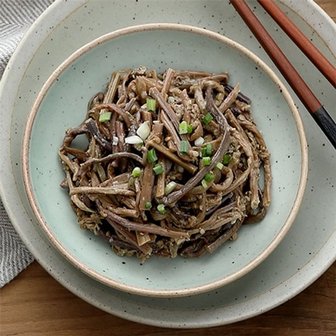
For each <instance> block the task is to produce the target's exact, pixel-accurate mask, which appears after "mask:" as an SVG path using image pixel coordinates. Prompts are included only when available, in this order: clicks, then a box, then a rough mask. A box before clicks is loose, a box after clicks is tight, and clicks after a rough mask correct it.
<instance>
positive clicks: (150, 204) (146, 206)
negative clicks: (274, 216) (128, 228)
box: [145, 202, 152, 210]
mask: <svg viewBox="0 0 336 336" xmlns="http://www.w3.org/2000/svg"><path fill="white" fill-rule="evenodd" d="M151 208H152V202H146V203H145V209H146V210H150V209H151Z"/></svg>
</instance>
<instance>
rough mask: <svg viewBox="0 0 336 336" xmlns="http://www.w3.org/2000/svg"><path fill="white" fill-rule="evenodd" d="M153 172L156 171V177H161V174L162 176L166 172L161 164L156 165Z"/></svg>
mask: <svg viewBox="0 0 336 336" xmlns="http://www.w3.org/2000/svg"><path fill="white" fill-rule="evenodd" d="M153 170H154V173H155V175H160V174H162V173H163V172H164V169H163V167H162V165H160V164H159V163H158V164H156V165H155V166H154V167H153Z"/></svg>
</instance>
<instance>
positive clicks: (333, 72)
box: [258, 0, 336, 87]
mask: <svg viewBox="0 0 336 336" xmlns="http://www.w3.org/2000/svg"><path fill="white" fill-rule="evenodd" d="M258 2H259V3H260V4H261V6H263V7H264V9H265V10H266V12H267V13H268V14H269V15H271V17H272V18H273V20H274V21H275V22H277V23H278V25H279V26H280V27H281V28H282V29H283V31H284V32H285V33H286V34H287V35H288V36H289V37H290V38H291V39H292V40H293V42H294V43H295V44H296V45H297V46H298V47H299V48H300V49H301V50H302V51H303V53H304V54H305V55H306V56H307V57H308V58H309V59H310V61H311V62H312V63H313V64H314V65H315V66H316V67H317V68H318V69H319V70H320V71H321V73H322V74H323V75H324V76H325V78H327V80H328V81H329V82H330V83H331V84H332V85H333V86H334V87H336V68H335V67H334V66H333V65H332V64H331V63H330V62H329V61H328V60H327V59H326V58H325V57H324V55H323V54H322V53H321V52H320V51H319V50H318V49H317V48H316V47H315V46H314V45H313V44H312V43H311V42H310V41H309V40H308V39H307V37H306V36H305V35H304V34H303V33H302V32H301V31H300V30H299V29H298V27H297V26H296V25H295V24H294V23H293V22H292V21H291V20H290V19H288V17H287V16H286V15H285V14H284V13H283V12H282V10H281V9H280V8H279V7H278V6H277V5H276V4H275V3H274V1H273V0H258ZM335 38H336V37H335Z"/></svg>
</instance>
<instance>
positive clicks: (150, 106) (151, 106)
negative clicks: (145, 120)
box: [146, 98, 156, 112]
mask: <svg viewBox="0 0 336 336" xmlns="http://www.w3.org/2000/svg"><path fill="white" fill-rule="evenodd" d="M146 105H147V111H151V112H155V111H156V100H155V99H153V98H147V99H146Z"/></svg>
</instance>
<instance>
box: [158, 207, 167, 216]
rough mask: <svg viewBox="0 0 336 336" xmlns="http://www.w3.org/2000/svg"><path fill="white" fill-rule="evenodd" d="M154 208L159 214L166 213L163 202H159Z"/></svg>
mask: <svg viewBox="0 0 336 336" xmlns="http://www.w3.org/2000/svg"><path fill="white" fill-rule="evenodd" d="M156 208H157V210H158V211H159V212H160V214H161V215H164V214H165V213H166V208H165V206H164V204H159V205H158V206H157V207H156Z"/></svg>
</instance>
